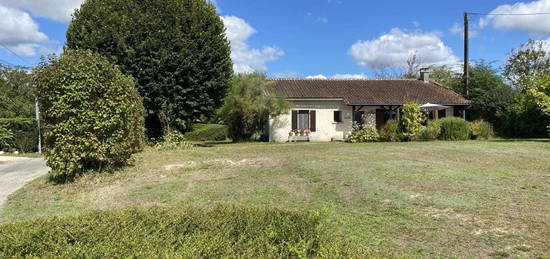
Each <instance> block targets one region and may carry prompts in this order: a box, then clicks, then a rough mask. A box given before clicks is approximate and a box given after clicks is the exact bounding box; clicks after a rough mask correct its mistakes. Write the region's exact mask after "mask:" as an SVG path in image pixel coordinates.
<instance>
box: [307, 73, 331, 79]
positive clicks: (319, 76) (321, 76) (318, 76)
mask: <svg viewBox="0 0 550 259" xmlns="http://www.w3.org/2000/svg"><path fill="white" fill-rule="evenodd" d="M306 79H327V77H326V76H324V75H321V74H319V75H316V76H306Z"/></svg>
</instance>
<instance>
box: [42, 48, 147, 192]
mask: <svg viewBox="0 0 550 259" xmlns="http://www.w3.org/2000/svg"><path fill="white" fill-rule="evenodd" d="M34 83H35V84H36V86H37V89H38V98H39V101H40V106H41V115H42V123H43V133H44V145H45V152H44V154H45V156H46V159H47V160H48V165H49V166H50V167H51V168H52V171H51V175H50V176H51V179H52V180H54V181H56V182H59V181H61V182H64V181H67V180H70V179H72V178H73V177H75V176H77V175H78V174H80V173H83V172H85V171H89V170H99V171H102V170H103V169H106V168H113V167H119V166H123V165H126V164H128V162H129V160H130V158H131V155H132V154H134V153H136V152H138V151H140V150H142V148H143V145H144V126H143V113H144V109H143V105H142V103H141V97H140V95H139V93H138V91H137V89H136V88H135V87H134V79H133V78H132V77H131V76H127V75H124V74H122V72H121V71H120V70H119V68H118V67H117V66H115V65H113V64H111V63H109V61H108V60H107V59H106V58H104V57H102V56H100V55H99V54H96V53H93V52H91V51H83V50H69V51H66V52H65V53H64V54H62V55H61V57H60V58H57V57H54V56H50V57H49V58H48V59H47V60H43V61H42V63H41V64H40V65H39V66H38V67H37V68H36V69H35V71H34Z"/></svg>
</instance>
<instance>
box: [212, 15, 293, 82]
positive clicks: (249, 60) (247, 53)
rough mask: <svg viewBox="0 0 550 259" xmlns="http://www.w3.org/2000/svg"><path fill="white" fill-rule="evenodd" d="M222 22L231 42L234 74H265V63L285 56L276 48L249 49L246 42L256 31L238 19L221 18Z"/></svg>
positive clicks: (232, 17)
mask: <svg viewBox="0 0 550 259" xmlns="http://www.w3.org/2000/svg"><path fill="white" fill-rule="evenodd" d="M222 20H223V23H224V24H225V28H226V35H227V38H228V39H229V41H230V42H231V59H232V60H233V70H235V72H236V73H252V72H255V71H259V72H265V71H266V70H267V68H266V66H265V64H266V63H267V62H271V61H275V60H278V59H279V58H280V57H282V56H283V55H284V54H285V53H284V51H282V50H280V49H279V48H277V47H270V46H268V47H263V48H262V49H254V48H250V46H248V43H247V40H248V38H249V37H250V36H252V34H254V33H255V32H256V30H254V28H252V26H250V25H249V24H248V23H246V21H245V20H243V19H241V18H239V17H235V16H223V17H222Z"/></svg>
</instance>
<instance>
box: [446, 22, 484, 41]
mask: <svg viewBox="0 0 550 259" xmlns="http://www.w3.org/2000/svg"><path fill="white" fill-rule="evenodd" d="M473 27H474V28H468V35H469V37H470V38H475V37H477V35H478V31H477V26H473ZM449 32H451V34H453V35H455V36H461V37H462V38H464V25H462V24H460V23H457V22H456V23H454V24H453V26H451V28H449Z"/></svg>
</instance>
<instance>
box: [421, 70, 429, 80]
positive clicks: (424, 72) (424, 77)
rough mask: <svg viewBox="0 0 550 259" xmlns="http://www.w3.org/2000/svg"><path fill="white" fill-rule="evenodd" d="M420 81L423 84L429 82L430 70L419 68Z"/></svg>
mask: <svg viewBox="0 0 550 259" xmlns="http://www.w3.org/2000/svg"><path fill="white" fill-rule="evenodd" d="M420 80H422V82H424V83H429V82H430V69H429V68H427V67H426V68H421V69H420Z"/></svg>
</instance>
